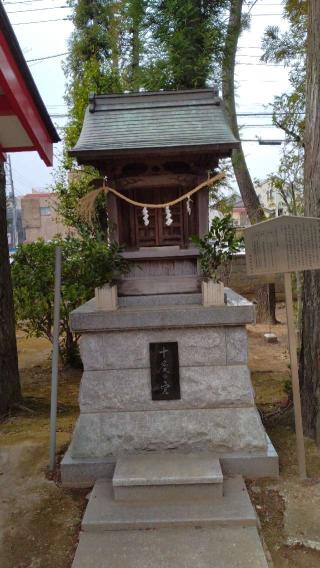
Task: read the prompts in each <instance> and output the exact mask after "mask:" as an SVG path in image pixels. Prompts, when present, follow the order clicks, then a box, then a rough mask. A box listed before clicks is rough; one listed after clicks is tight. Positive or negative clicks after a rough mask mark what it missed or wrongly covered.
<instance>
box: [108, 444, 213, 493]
mask: <svg viewBox="0 0 320 568" xmlns="http://www.w3.org/2000/svg"><path fill="white" fill-rule="evenodd" d="M222 482H223V475H222V471H221V467H220V462H219V460H218V459H216V458H214V457H212V456H210V455H209V454H206V453H200V452H199V453H198V452H191V453H188V454H178V453H173V452H172V453H170V452H153V453H152V454H150V453H149V454H134V455H125V456H121V457H119V459H118V461H117V464H116V468H115V471H114V476H113V485H114V486H118V487H119V486H128V485H186V484H191V485H192V484H195V483H222Z"/></svg>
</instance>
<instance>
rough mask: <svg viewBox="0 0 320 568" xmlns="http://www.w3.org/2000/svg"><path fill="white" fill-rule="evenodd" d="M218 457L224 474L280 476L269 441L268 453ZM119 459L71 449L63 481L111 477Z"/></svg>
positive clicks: (83, 483)
mask: <svg viewBox="0 0 320 568" xmlns="http://www.w3.org/2000/svg"><path fill="white" fill-rule="evenodd" d="M212 455H213V456H214V457H219V459H220V463H221V468H222V472H223V474H224V475H234V474H239V475H243V476H244V477H248V478H259V477H278V476H279V459H278V455H277V453H276V451H275V449H274V447H273V445H272V443H271V442H270V440H269V443H268V448H267V450H266V451H265V452H242V453H238V452H234V453H233V454H221V455H219V456H217V455H214V453H213V454H212ZM115 462H116V458H115V457H114V456H109V457H106V458H100V459H99V458H95V459H85V458H73V457H72V456H71V451H70V448H69V449H68V450H67V452H66V454H65V456H64V457H63V460H62V462H61V480H62V485H63V486H64V487H92V486H93V485H94V483H95V481H96V480H97V479H101V478H104V479H112V477H113V474H114V469H115Z"/></svg>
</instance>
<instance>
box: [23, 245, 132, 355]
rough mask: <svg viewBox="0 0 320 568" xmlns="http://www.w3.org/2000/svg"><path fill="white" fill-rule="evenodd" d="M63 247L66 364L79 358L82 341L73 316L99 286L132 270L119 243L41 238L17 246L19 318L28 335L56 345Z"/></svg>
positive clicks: (62, 343) (62, 324)
mask: <svg viewBox="0 0 320 568" xmlns="http://www.w3.org/2000/svg"><path fill="white" fill-rule="evenodd" d="M57 245H59V246H61V249H62V276H61V304H60V314H61V316H60V317H61V321H60V346H61V352H62V354H63V355H64V358H65V361H66V362H71V363H72V361H73V360H74V358H75V356H76V354H77V341H78V337H77V336H75V335H74V334H73V333H72V332H71V329H70V323H69V316H70V312H71V311H72V310H74V309H75V308H77V307H78V306H79V305H81V304H83V303H84V302H87V301H88V300H90V298H92V297H93V296H94V289H95V287H99V286H102V285H103V284H105V283H106V282H107V283H109V284H112V283H113V282H114V280H115V279H116V278H117V277H119V276H120V275H121V274H123V273H126V272H127V271H128V264H127V262H126V261H125V260H124V259H123V257H122V256H121V255H120V248H119V246H118V245H117V244H115V243H111V244H110V245H106V244H104V243H98V242H97V241H96V240H95V239H86V240H83V239H78V238H74V237H69V238H67V239H59V238H57V239H54V240H53V241H50V242H45V241H43V240H37V241H35V242H33V243H29V244H22V245H20V246H19V247H18V249H17V252H16V254H15V256H14V261H13V263H12V280H13V291H14V302H15V309H16V318H17V321H18V322H19V326H20V328H22V329H23V330H24V331H25V332H26V333H28V334H29V335H30V336H32V335H33V336H36V337H46V338H47V339H49V341H52V328H53V301H54V258H55V249H56V246H57Z"/></svg>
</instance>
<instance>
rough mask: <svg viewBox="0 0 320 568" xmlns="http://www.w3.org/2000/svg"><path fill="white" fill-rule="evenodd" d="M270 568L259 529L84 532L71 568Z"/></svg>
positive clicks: (218, 528) (184, 528) (181, 528)
mask: <svg viewBox="0 0 320 568" xmlns="http://www.w3.org/2000/svg"><path fill="white" fill-rule="evenodd" d="M107 567H108V568H268V564H267V561H266V558H265V555H264V551H263V548H262V545H261V541H260V539H259V535H258V531H257V529H256V528H255V527H224V528H222V527H205V528H201V529H195V528H190V527H180V528H177V527H171V528H169V529H168V528H165V529H156V530H132V531H108V532H107V533H104V534H94V533H84V532H83V533H81V535H80V542H79V546H78V549H77V551H76V555H75V558H74V562H73V564H72V568H107Z"/></svg>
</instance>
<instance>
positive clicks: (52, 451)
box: [49, 246, 61, 471]
mask: <svg viewBox="0 0 320 568" xmlns="http://www.w3.org/2000/svg"><path fill="white" fill-rule="evenodd" d="M60 289H61V247H59V246H57V247H56V254H55V271H54V310H53V349H52V372H51V409H50V447H49V469H50V471H54V469H55V464H56V429H57V398H58V363H59V325H60Z"/></svg>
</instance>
